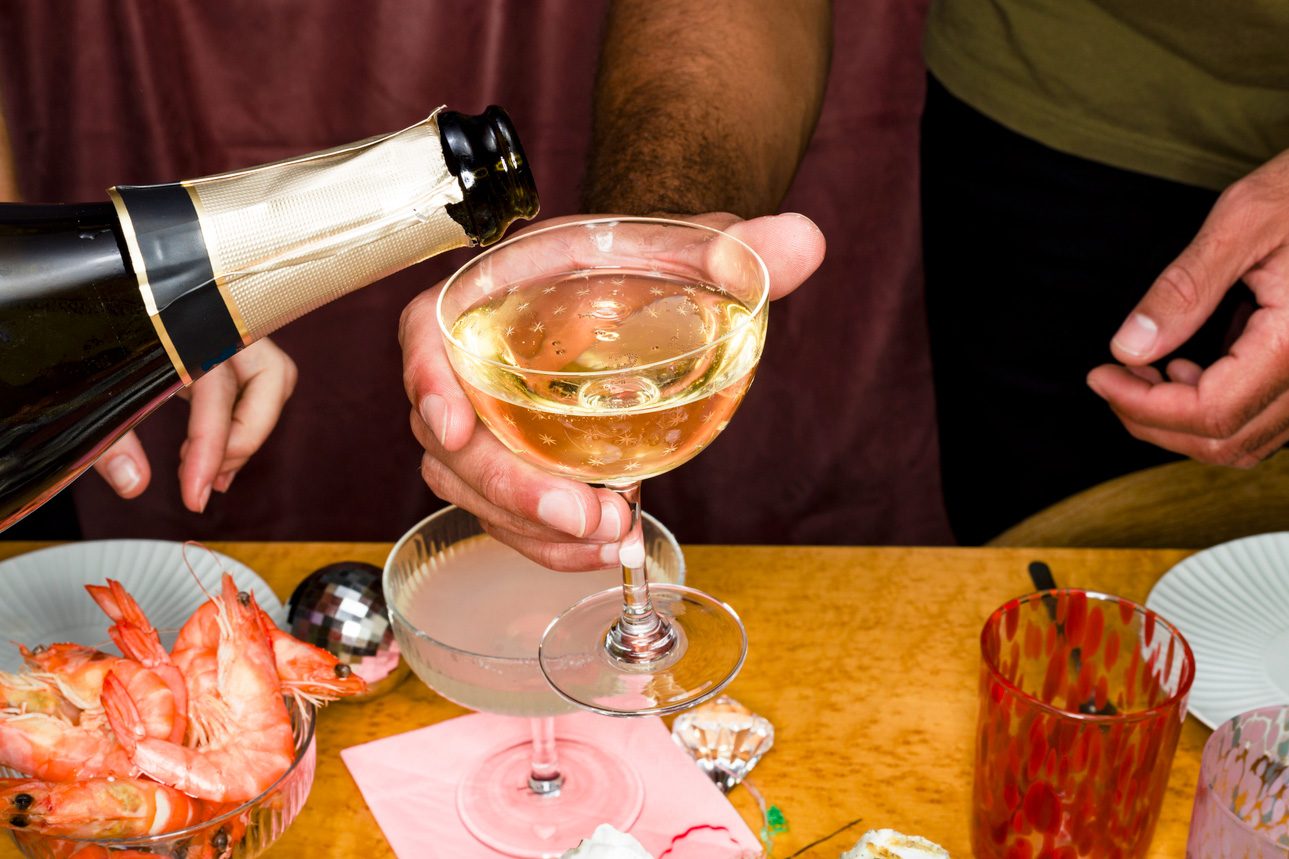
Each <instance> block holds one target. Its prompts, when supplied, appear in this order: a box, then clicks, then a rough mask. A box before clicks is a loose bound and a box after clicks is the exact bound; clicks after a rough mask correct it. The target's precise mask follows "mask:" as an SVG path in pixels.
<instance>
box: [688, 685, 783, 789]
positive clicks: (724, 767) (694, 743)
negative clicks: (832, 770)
mask: <svg viewBox="0 0 1289 859" xmlns="http://www.w3.org/2000/svg"><path fill="white" fill-rule="evenodd" d="M671 738H672V739H673V740H675V741H676V744H677V745H679V746H680V747H681V748H682V749H684V750H685V751H687V752H689V754H690V755H691V756H693V758H694V761H695V762H696V763H697V764H698V767H699V769H701V770H702V771H703V772H705V773H707V776H708V778H710V779H711V780H712V781H714V782H716V786H717V787H719V788H720V789H721V791H722V792H723V793H729V791H730V790H731V789H732V788H733V787H734V786H735V785H736V784H738V783H739V782H741V781H742V780H743V779H744V778H745V777H746V776H747V774H748V773H749V772H751V771H752V768H753V767H754V766H756V764H757V762H758V761H760V760H761V756H762V755H764V754H765V753H766V752H768V751H769V750H770V747H771V746H773V745H774V726H773V725H771V724H770V722H769V720H768V719H766V718H764V717H763V716H758V715H757V714H755V713H753V712H752V711H751V710H749V709H748V708H747V707H745V706H743V705H742V704H740V703H739V702H738V701H735V700H734V699H733V698H730V697H728V696H725V695H722V696H720V697H719V698H715V699H713V700H711V701H709V702H708V703H706V704H702V705H700V706H698V707H695V708H694V709H692V710H690V711H688V712H686V713H683V714H681V715H680V716H677V717H676V721H675V722H674V723H672V727H671Z"/></svg>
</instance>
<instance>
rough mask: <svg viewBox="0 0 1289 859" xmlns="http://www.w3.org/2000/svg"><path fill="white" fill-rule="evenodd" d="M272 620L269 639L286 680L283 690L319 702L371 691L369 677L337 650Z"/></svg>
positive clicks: (314, 703) (302, 698)
mask: <svg viewBox="0 0 1289 859" xmlns="http://www.w3.org/2000/svg"><path fill="white" fill-rule="evenodd" d="M263 620H264V621H266V622H267V623H268V624H269V641H270V642H271V643H272V645H273V664H274V665H275V666H276V667H277V673H278V677H279V678H280V679H281V681H282V692H283V694H287V695H290V696H292V698H294V699H295V700H296V702H297V703H299V702H302V701H306V702H308V703H310V704H313V705H315V706H317V705H320V704H325V703H327V702H329V701H335V700H336V699H338V698H347V697H349V696H350V695H359V694H361V693H363V692H365V691H367V681H366V680H364V679H363V678H361V677H359V676H358V675H357V674H355V673H354V672H353V669H351V668H350V667H349V666H348V665H346V664H344V663H343V662H341V661H340V660H339V659H337V658H336V657H335V655H334V654H332V653H330V652H328V651H326V650H323V649H322V648H321V647H314V646H313V645H312V644H309V643H308V642H305V641H301V640H300V639H298V638H296V637H295V636H293V635H291V634H290V633H289V632H284V631H283V630H280V629H278V628H277V627H276V626H273V625H272V623H273V622H272V620H270V619H269V618H268V616H267V615H266V616H265V617H264V618H263Z"/></svg>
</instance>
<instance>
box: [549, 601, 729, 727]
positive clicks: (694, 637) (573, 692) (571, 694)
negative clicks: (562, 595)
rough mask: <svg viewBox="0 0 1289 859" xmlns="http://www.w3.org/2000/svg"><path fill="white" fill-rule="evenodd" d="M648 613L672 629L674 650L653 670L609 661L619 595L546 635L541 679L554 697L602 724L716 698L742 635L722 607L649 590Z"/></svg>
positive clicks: (565, 619)
mask: <svg viewBox="0 0 1289 859" xmlns="http://www.w3.org/2000/svg"><path fill="white" fill-rule="evenodd" d="M649 596H650V599H651V600H652V601H653V607H654V610H655V611H657V612H658V613H659V614H660V615H662V616H664V617H665V618H666V619H667V621H668V622H669V623H671V624H672V626H673V628H674V630H675V632H676V635H677V642H676V647H675V648H674V649H673V650H672V651H671V652H670V653H668V654H667V655H665V656H663V657H662V658H660V659H659V660H657V661H655V662H641V663H630V662H626V661H624V660H620V659H616V658H614V657H613V656H612V655H611V654H610V653H609V651H608V650H607V649H606V647H605V638H606V636H607V635H608V632H609V629H610V628H611V627H612V625H613V623H614V621H616V620H617V619H618V617H619V616H620V615H621V613H622V589H621V588H613V589H612V590H607V591H601V592H600V593H598V594H593V595H591V596H589V597H586V598H585V599H583V600H582V601H580V602H578V603H576V604H575V605H573V606H572V607H570V608H569V609H567V610H566V611H565V612H564V613H563V614H561V615H560V616H559V617H557V618H555V620H554V621H552V622H551V625H550V626H549V627H547V628H546V634H545V635H543V636H542V643H541V648H540V650H539V651H538V663H539V664H540V665H541V669H542V673H543V674H545V675H546V679H547V680H548V681H549V682H550V684H551V686H552V687H554V689H555V691H556V692H558V693H559V694H560V696H561V697H563V698H565V699H566V700H568V701H570V702H572V703H573V704H576V705H578V706H579V707H582V708H584V709H587V710H592V711H594V712H596V713H602V714H604V715H607V716H663V715H667V714H668V713H676V712H679V711H680V710H684V709H687V708H689V707H692V706H694V705H695V704H698V703H700V702H702V701H705V700H707V699H708V698H711V697H712V696H713V695H716V694H717V693H718V692H720V691H721V690H722V689H724V688H725V686H726V685H728V684H729V682H730V681H731V680H733V679H734V676H735V675H736V674H738V671H739V669H740V668H741V667H743V659H744V658H745V657H746V656H747V634H746V633H745V632H744V630H743V622H742V621H741V620H739V617H738V615H737V614H735V613H734V610H733V609H732V608H730V607H729V606H727V605H726V604H725V603H723V602H721V601H719V600H717V599H715V598H713V597H710V596H708V595H707V594H705V593H703V592H702V591H697V590H694V589H693V588H687V587H684V586H682V585H664V584H651V585H650V586H649Z"/></svg>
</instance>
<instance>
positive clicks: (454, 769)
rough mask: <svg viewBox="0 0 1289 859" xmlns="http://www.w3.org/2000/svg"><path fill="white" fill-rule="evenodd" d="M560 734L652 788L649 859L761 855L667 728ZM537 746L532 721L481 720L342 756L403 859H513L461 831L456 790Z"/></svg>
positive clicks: (577, 719)
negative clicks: (611, 755)
mask: <svg viewBox="0 0 1289 859" xmlns="http://www.w3.org/2000/svg"><path fill="white" fill-rule="evenodd" d="M555 726H556V728H555V736H556V738H557V742H558V738H561V737H577V738H579V739H581V740H584V741H585V742H588V743H592V744H595V745H598V746H602V747H604V748H609V749H613V750H614V751H616V752H617V753H618V754H619V755H621V756H622V757H623V758H624V759H625V760H627V761H629V762H630V763H631V764H632V765H633V766H634V767H635V768H636V771H637V772H638V773H639V774H640V779H641V781H642V782H643V783H644V807H643V809H642V810H641V812H640V817H639V819H638V820H636V822H635V824H634V825H633V826H632V827H631V828H630V829H629V830H628V831H629V832H630V833H631V835H633V836H634V837H635V838H636V840H638V841H639V842H640V843H641V844H642V845H644V848H645V849H646V850H648V851H649V853H650V855H652V856H654V857H662V856H665V857H666V859H682V857H690V856H692V857H702V859H742V857H746V856H759V855H760V854H761V845H760V842H759V841H758V840H757V838H756V836H755V835H753V834H752V831H751V830H750V829H748V827H747V824H745V823H744V822H743V819H742V818H741V817H740V816H739V814H738V812H737V811H735V810H734V807H733V806H732V805H730V803H729V800H727V799H726V798H725V796H724V795H723V794H722V793H721V792H720V791H719V790H718V789H717V788H716V786H715V785H714V784H712V783H711V781H710V780H708V778H707V777H706V776H705V775H703V774H702V772H701V771H700V770H699V769H698V767H697V766H695V764H694V762H693V760H692V759H691V758H690V757H689V755H687V754H686V753H685V752H684V751H683V750H682V749H681V748H679V747H678V746H677V745H676V744H675V743H674V742H673V741H672V739H671V735H670V733H668V731H667V728H666V726H665V725H663V723H662V720H661V719H656V718H644V719H612V718H609V717H607V716H597V715H594V714H591V713H574V714H572V715H568V716H560V717H559V718H557V719H556V720H555ZM530 737H531V734H530V733H529V726H528V721H527V720H526V719H519V718H512V717H507V716H495V715H492V714H489V713H476V714H474V715H470V716H461V717H459V718H456V719H449V720H448V721H446V722H440V723H438V724H436V725H430V726H429V727H426V728H419V729H417V730H415V731H408V732H407V733H405V734H397V735H395V736H393V737H385V738H383V739H380V740H374V741H372V742H370V743H364V744H362V745H360V746H353V747H351V748H348V749H345V750H343V751H342V752H341V753H340V756H341V758H342V759H343V760H344V762H345V765H346V766H347V767H348V768H349V772H350V773H351V774H352V775H353V777H354V780H355V781H356V782H358V788H359V789H360V790H361V791H362V794H363V798H364V799H366V800H367V805H368V806H369V807H370V808H371V810H372V814H373V815H375V817H376V822H377V823H378V824H380V828H381V831H382V832H383V833H384V834H385V838H386V839H388V840H389V843H390V846H391V847H392V848H393V850H394V853H395V854H396V855H397V856H398V857H399V859H474V857H480V859H493V857H497V859H505V856H504V854H501V853H498V852H496V851H495V850H493V849H491V848H489V847H487V846H485V845H483V844H481V843H479V842H478V841H477V840H476V839H475V838H474V836H472V835H471V834H470V833H469V832H467V831H466V829H465V827H463V826H462V825H461V821H460V818H459V817H458V816H457V811H456V789H457V785H458V784H459V783H460V781H461V778H462V776H463V775H464V774H465V773H467V772H469V771H471V770H472V769H473V767H475V766H477V764H478V762H479V760H480V759H482V758H484V757H486V756H487V755H489V754H491V753H492V752H494V751H496V750H497V749H498V748H500V747H501V746H502V745H504V744H505V743H506V741H507V740H513V741H514V742H516V743H519V742H525V741H528V740H529V739H530ZM590 835H591V833H590V832H587V833H585V837H589V836H590ZM576 846H577V845H576V844H569V845H568V847H569V848H572V847H576Z"/></svg>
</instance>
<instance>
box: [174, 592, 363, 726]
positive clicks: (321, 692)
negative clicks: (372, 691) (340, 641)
mask: <svg viewBox="0 0 1289 859" xmlns="http://www.w3.org/2000/svg"><path fill="white" fill-rule="evenodd" d="M218 605H219V604H218V602H217V601H215V600H209V601H207V602H205V603H203V604H202V605H201V606H200V607H198V609H197V610H196V611H194V612H193V613H192V615H191V616H189V618H188V620H187V622H186V623H184V625H183V627H182V628H181V629H180V630H179V636H178V638H176V639H175V644H174V647H173V648H172V649H171V651H170V658H171V659H172V660H174V663H175V665H176V666H177V667H178V668H179V670H180V672H181V673H182V674H183V677H184V680H185V682H186V683H187V684H188V719H189V728H190V730H191V736H192V739H193V742H192V744H193V745H200V744H201V743H202V742H203V738H204V735H205V724H206V717H205V715H204V713H203V703H202V702H204V701H207V700H208V699H209V696H210V694H211V692H212V690H213V689H214V688H215V682H216V675H217V669H218V662H219V660H218V658H217V652H218V646H219V623H218V621H217V617H216V616H217V613H218ZM260 623H261V625H262V626H263V627H264V631H265V632H266V633H267V634H268V638H269V643H270V644H271V645H272V647H273V664H274V668H275V669H276V670H277V674H278V678H279V680H280V681H281V688H282V693H283V694H284V695H290V696H292V698H293V699H295V701H296V702H297V704H303V703H306V702H307V703H309V704H313V705H315V706H316V705H320V704H325V703H327V702H329V701H335V700H336V699H337V698H345V697H348V696H350V695H357V694H360V693H362V692H364V691H366V689H367V683H366V681H364V680H363V679H362V678H361V677H359V676H358V675H357V674H354V673H353V671H352V670H351V669H350V668H349V666H348V665H345V664H343V663H341V662H340V660H338V659H337V658H336V657H335V656H334V655H333V654H331V653H328V652H327V651H325V650H323V649H322V648H320V647H314V646H313V645H312V644H308V643H306V642H303V641H300V640H299V639H298V638H295V637H294V636H292V635H291V634H290V633H289V632H285V631H284V630H281V629H279V628H278V627H277V624H275V623H274V622H273V618H271V617H269V616H268V615H267V614H266V613H265V612H264V611H263V610H261V611H260Z"/></svg>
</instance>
